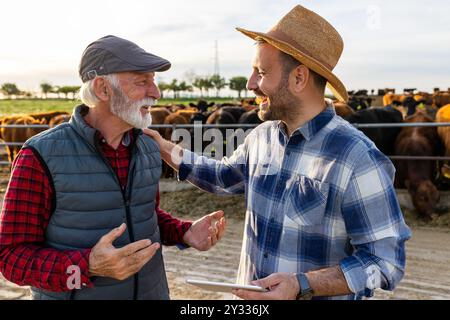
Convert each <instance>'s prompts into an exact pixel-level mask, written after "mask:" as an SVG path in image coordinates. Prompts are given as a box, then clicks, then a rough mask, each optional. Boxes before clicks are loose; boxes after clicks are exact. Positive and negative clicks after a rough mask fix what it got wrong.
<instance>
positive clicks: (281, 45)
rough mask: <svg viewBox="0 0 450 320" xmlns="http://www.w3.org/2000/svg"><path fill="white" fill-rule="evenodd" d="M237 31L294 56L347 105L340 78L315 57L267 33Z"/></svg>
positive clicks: (346, 94) (240, 29)
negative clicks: (319, 77)
mask: <svg viewBox="0 0 450 320" xmlns="http://www.w3.org/2000/svg"><path fill="white" fill-rule="evenodd" d="M236 30H237V31H239V32H241V33H243V34H244V35H246V36H247V37H250V38H252V39H253V40H257V39H263V40H264V41H266V42H267V43H269V44H271V45H272V46H274V47H275V48H277V49H278V50H280V51H283V52H285V53H287V54H289V55H291V56H293V57H294V58H296V59H297V60H298V61H300V62H301V63H303V64H304V65H305V66H307V67H308V68H310V69H311V70H313V71H314V72H317V73H318V74H320V75H321V76H322V77H324V78H325V79H326V80H327V81H328V83H327V87H328V88H329V89H330V90H331V92H332V93H333V95H334V96H335V97H336V99H338V100H339V101H341V102H345V103H347V101H348V93H347V89H346V88H345V86H344V84H343V83H342V82H341V81H340V80H339V78H338V77H337V76H336V75H334V74H333V72H332V71H331V70H329V69H328V68H327V67H325V66H324V65H323V64H322V63H320V62H319V61H317V60H316V59H314V58H313V57H310V56H309V55H307V54H305V53H303V52H301V51H299V50H298V49H296V48H294V47H293V46H291V45H290V44H289V43H287V42H284V41H281V40H278V39H276V38H274V37H271V36H270V35H268V34H266V33H263V32H256V31H249V30H245V29H242V28H236Z"/></svg>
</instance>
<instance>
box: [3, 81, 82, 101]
mask: <svg viewBox="0 0 450 320" xmlns="http://www.w3.org/2000/svg"><path fill="white" fill-rule="evenodd" d="M40 88H41V93H42V97H43V98H45V99H47V97H48V94H49V93H54V94H57V95H58V98H61V96H62V97H63V98H65V99H68V98H69V94H71V96H72V98H73V99H74V98H75V96H76V94H77V92H78V91H79V90H80V86H53V85H51V84H50V83H47V82H42V83H41V84H40ZM0 91H1V93H3V95H4V96H6V97H7V98H12V97H15V98H17V97H19V98H33V93H31V92H29V91H23V90H21V89H19V88H18V87H17V85H16V84H15V83H11V82H7V83H3V84H2V85H1V86H0Z"/></svg>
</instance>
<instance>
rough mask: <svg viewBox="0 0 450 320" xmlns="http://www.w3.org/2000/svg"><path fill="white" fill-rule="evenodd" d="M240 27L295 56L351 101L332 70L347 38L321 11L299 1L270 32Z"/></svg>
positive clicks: (334, 92)
mask: <svg viewBox="0 0 450 320" xmlns="http://www.w3.org/2000/svg"><path fill="white" fill-rule="evenodd" d="M236 29H237V30H238V31H240V32H242V33H243V34H245V35H246V36H248V37H250V38H252V39H254V40H260V39H262V40H264V41H266V42H268V43H269V44H271V45H272V46H274V47H275V48H277V49H278V50H281V51H283V52H285V53H287V54H289V55H291V56H293V57H294V58H296V59H297V60H298V61H300V62H301V63H302V64H304V65H305V66H307V67H308V68H310V69H311V70H313V71H315V72H316V73H318V74H320V75H321V76H323V77H324V78H325V79H327V81H328V83H327V86H328V88H329V89H330V90H331V91H332V92H333V94H334V96H335V97H336V98H337V99H338V100H339V101H342V102H347V100H348V95H347V90H346V89H345V86H344V85H343V84H342V82H341V81H340V80H339V79H338V77H336V76H335V75H334V74H333V72H332V71H333V69H334V67H335V66H336V64H337V63H338V61H339V58H340V56H341V54H342V50H343V48H344V42H343V41H342V38H341V36H340V35H339V33H338V32H337V31H336V29H334V28H333V26H332V25H331V24H329V23H328V22H327V21H326V20H325V19H324V18H322V17H321V16H319V15H318V14H316V13H314V12H312V11H310V10H308V9H306V8H304V7H302V6H300V5H298V6H296V7H295V8H294V9H292V10H291V11H290V12H289V13H288V14H287V15H285V16H284V17H283V18H282V19H281V20H280V21H279V22H278V23H277V24H276V25H275V26H274V27H273V28H272V29H271V30H270V31H269V32H267V33H262V32H256V31H249V30H245V29H242V28H236Z"/></svg>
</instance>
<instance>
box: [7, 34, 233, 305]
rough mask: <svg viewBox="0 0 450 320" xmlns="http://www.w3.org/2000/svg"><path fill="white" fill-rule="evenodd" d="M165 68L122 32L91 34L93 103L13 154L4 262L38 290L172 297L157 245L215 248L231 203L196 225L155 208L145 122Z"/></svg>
mask: <svg viewBox="0 0 450 320" xmlns="http://www.w3.org/2000/svg"><path fill="white" fill-rule="evenodd" d="M169 68H170V63H169V62H168V61H167V60H165V59H163V58H160V57H158V56H155V55H153V54H150V53H147V52H145V51H144V50H143V49H141V48H140V47H138V46H137V45H136V44H134V43H132V42H130V41H128V40H125V39H121V38H118V37H115V36H106V37H103V38H101V39H99V40H97V41H95V42H93V43H91V44H90V45H89V46H88V47H87V49H86V50H85V52H84V53H83V56H82V59H81V63H80V68H79V72H80V77H81V79H82V81H83V86H82V88H81V91H80V97H81V99H82V101H83V102H84V103H85V104H84V105H80V106H78V107H76V108H75V110H74V113H73V116H72V118H71V120H70V122H69V123H66V124H62V125H59V126H57V127H56V128H54V129H51V130H48V131H46V132H44V133H42V134H40V135H38V136H35V137H33V138H31V139H30V140H29V141H27V142H26V144H25V146H24V147H23V149H22V150H21V151H20V153H19V155H18V156H17V158H16V160H15V162H14V164H13V170H12V176H11V180H10V183H9V186H8V190H7V192H6V195H5V199H4V205H3V209H2V214H1V217H0V271H1V272H2V273H3V275H4V276H5V277H6V278H7V279H8V280H10V281H12V282H14V283H17V284H19V285H30V286H31V287H32V293H33V298H34V299H168V298H169V290H168V285H167V279H166V275H165V270H164V262H163V257H162V254H161V249H160V243H162V244H164V245H175V244H179V245H182V246H186V245H188V246H192V247H194V248H196V249H198V250H207V249H209V248H210V247H211V246H212V245H214V244H215V243H216V242H217V241H218V240H219V239H220V237H221V235H222V233H223V231H224V228H225V221H224V218H223V212H221V211H218V212H215V213H212V214H210V215H207V216H205V217H203V218H201V219H199V220H197V221H196V222H194V223H193V224H192V223H191V222H183V221H180V220H177V219H174V218H172V217H171V216H170V215H169V214H168V213H166V212H164V211H163V210H161V209H160V208H159V194H158V180H159V177H160V174H161V159H160V153H159V149H158V146H157V145H156V143H155V142H154V141H153V140H152V139H150V138H148V137H147V136H145V135H142V131H141V130H140V129H142V128H145V127H147V126H149V125H150V124H151V116H150V113H149V112H148V109H149V108H150V107H151V106H152V105H153V104H154V103H155V100H156V99H158V98H159V97H160V93H159V91H158V88H157V86H156V84H155V80H154V77H155V72H158V71H165V70H167V69H169ZM214 219H219V221H216V222H215V224H213V222H214ZM111 229H112V230H111ZM125 230H127V232H125ZM77 276H78V277H79V279H78V282H79V283H80V284H82V286H81V288H76V284H77V281H76V280H77V279H76V277H77ZM77 289H78V290H77Z"/></svg>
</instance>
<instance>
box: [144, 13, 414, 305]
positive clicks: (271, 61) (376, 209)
mask: <svg viewBox="0 0 450 320" xmlns="http://www.w3.org/2000/svg"><path fill="white" fill-rule="evenodd" d="M238 30H239V31H241V32H243V33H244V34H245V35H247V36H249V37H251V38H252V39H254V40H256V41H257V47H256V55H255V59H254V63H253V73H252V75H251V77H250V79H249V81H248V84H247V87H248V89H249V90H252V91H253V92H254V93H255V94H256V95H257V96H258V98H259V100H260V105H259V107H260V111H259V115H260V117H261V119H262V120H266V122H265V123H263V124H262V125H260V126H258V127H257V128H256V129H254V130H253V131H252V132H251V133H250V135H249V136H248V137H247V138H246V140H245V142H244V144H243V145H241V146H239V148H238V149H237V150H236V151H235V152H234V153H233V155H232V156H231V157H230V158H224V159H223V160H222V161H215V160H213V159H207V158H205V157H200V156H198V155H195V154H193V153H191V152H189V151H187V150H182V149H181V148H179V147H178V146H175V145H174V144H172V143H171V142H169V141H165V140H163V139H162V138H161V137H160V136H159V135H158V134H157V132H155V131H151V130H148V131H147V130H145V133H147V134H149V135H152V136H153V137H154V138H155V140H156V141H157V142H158V143H159V145H160V148H161V154H162V156H163V159H164V160H166V161H168V162H169V163H170V164H171V165H172V166H174V167H175V168H176V169H178V170H179V178H180V179H181V180H183V179H187V180H188V181H190V182H192V183H193V184H195V185H197V186H199V187H201V188H203V189H205V190H207V191H209V192H214V193H225V194H230V193H231V194H233V193H244V192H245V193H246V201H247V214H246V221H245V232H244V243H243V248H242V254H241V262H240V268H239V274H238V281H239V282H241V283H244V284H245V283H249V282H251V281H255V282H254V284H257V285H260V286H262V287H265V288H269V289H270V290H269V292H267V293H259V292H251V291H245V290H237V291H235V294H236V295H237V296H239V297H241V298H245V299H310V298H313V297H314V298H315V299H359V298H362V297H364V296H371V295H372V294H373V292H374V290H375V289H376V288H383V289H386V290H393V289H394V288H395V286H396V284H397V283H398V282H399V281H400V280H401V278H402V276H403V274H404V268H405V248H404V242H405V241H406V240H407V239H408V238H409V236H410V230H409V228H408V227H407V226H406V225H405V222H404V220H403V216H402V213H401V210H400V207H399V204H398V201H397V197H396V194H395V190H394V187H393V178H394V171H395V170H394V167H393V165H392V163H391V162H390V161H389V159H388V158H387V157H386V156H385V155H383V154H382V153H381V152H380V151H379V150H378V149H377V148H376V147H375V145H374V144H373V143H372V142H371V141H370V140H369V139H368V138H367V137H366V136H364V135H363V134H362V133H360V132H359V131H358V130H356V129H355V128H353V127H352V126H351V125H350V124H349V123H348V122H346V121H344V120H342V118H340V117H338V116H336V113H335V111H334V108H333V105H332V102H331V101H329V100H325V99H324V91H325V85H326V84H327V83H328V86H329V87H330V89H331V90H332V91H333V93H334V95H335V96H336V98H338V99H339V100H341V101H345V100H346V99H347V92H346V90H345V87H344V85H343V84H342V83H341V81H340V80H339V79H338V78H337V77H336V76H335V75H334V74H333V73H332V70H333V68H334V67H335V66H336V64H337V62H338V60H339V58H340V55H341V53H342V49H343V41H342V38H341V37H340V35H339V34H338V32H337V31H336V30H335V29H334V28H333V27H332V26H331V25H330V24H329V23H328V22H327V21H326V20H325V19H323V18H322V17H320V16H319V15H317V14H316V13H314V12H312V11H310V10H308V9H306V8H304V7H301V6H296V7H295V8H294V9H293V10H292V11H290V12H289V13H288V14H287V15H286V16H285V17H283V19H282V20H281V21H280V22H278V23H277V24H276V25H275V27H273V28H272V29H271V30H270V31H269V32H268V33H262V32H252V31H248V30H244V29H238ZM180 155H182V158H180V157H179V156H180Z"/></svg>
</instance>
